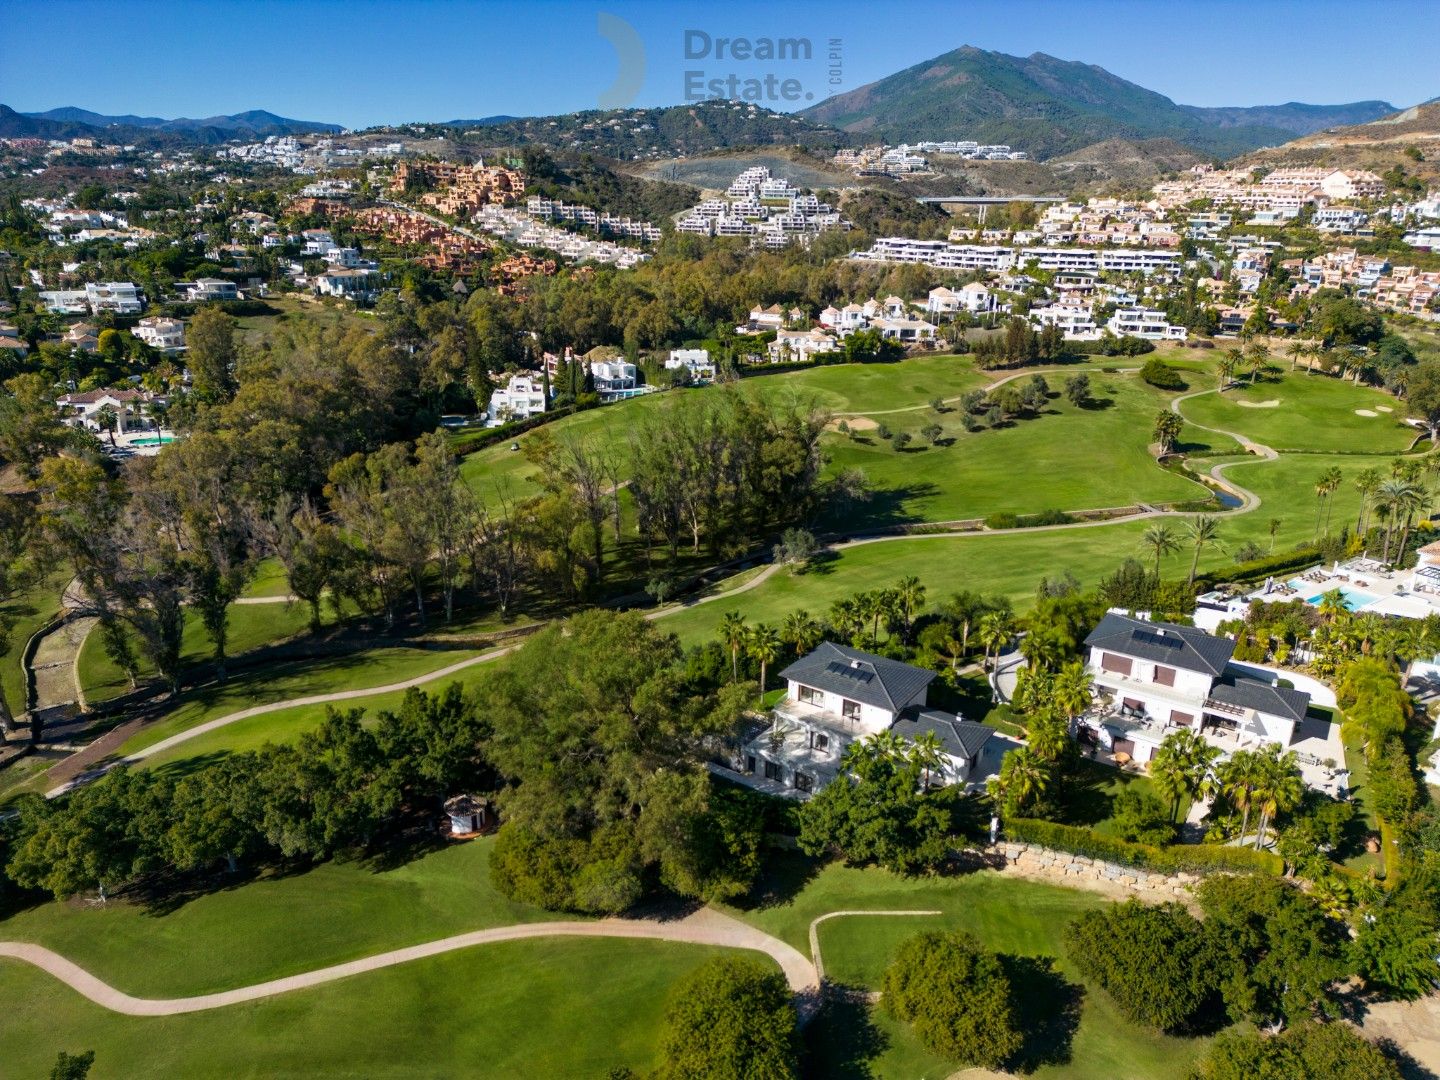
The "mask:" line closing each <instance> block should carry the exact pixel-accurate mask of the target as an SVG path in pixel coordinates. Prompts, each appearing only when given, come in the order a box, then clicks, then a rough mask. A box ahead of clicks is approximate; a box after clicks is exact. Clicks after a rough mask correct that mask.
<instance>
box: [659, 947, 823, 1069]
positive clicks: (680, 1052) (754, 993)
mask: <svg viewBox="0 0 1440 1080" xmlns="http://www.w3.org/2000/svg"><path fill="white" fill-rule="evenodd" d="M795 1021H796V1017H795V1007H794V1006H793V1005H792V1004H791V1003H790V991H789V989H788V987H786V985H785V978H784V976H782V975H781V974H780V973H779V972H776V971H771V970H767V969H766V968H765V967H764V966H763V965H762V964H760V963H759V962H757V961H755V960H750V959H747V958H744V957H739V956H722V957H717V958H716V959H714V960H709V961H706V962H705V963H704V964H701V965H700V966H699V967H698V968H696V969H695V970H694V971H693V972H691V973H690V974H689V975H687V976H686V977H685V978H683V979H681V980H680V981H679V982H678V983H676V984H675V989H674V990H673V991H672V993H671V995H670V1002H669V1005H668V1006H667V1007H666V1010H665V1028H664V1031H663V1032H662V1034H661V1036H660V1053H661V1056H662V1059H663V1062H664V1064H663V1065H662V1066H661V1068H660V1073H659V1075H660V1076H661V1077H665V1078H667V1080H731V1078H732V1077H737V1076H745V1077H757V1078H759V1080H786V1078H788V1077H795V1076H798V1075H799V1037H798V1035H797V1033H796V1027H795Z"/></svg>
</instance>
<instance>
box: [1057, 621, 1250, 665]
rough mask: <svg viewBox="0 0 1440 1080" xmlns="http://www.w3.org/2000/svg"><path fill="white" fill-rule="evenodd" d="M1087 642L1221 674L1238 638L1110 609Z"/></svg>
mask: <svg viewBox="0 0 1440 1080" xmlns="http://www.w3.org/2000/svg"><path fill="white" fill-rule="evenodd" d="M1085 644H1086V645H1088V646H1092V647H1094V648H1098V649H1104V650H1106V651H1107V652H1113V653H1119V654H1120V655H1122V656H1134V657H1137V658H1139V659H1141V660H1149V661H1151V662H1152V663H1157V664H1166V665H1168V666H1169V667H1175V668H1183V669H1184V670H1185V671H1202V672H1204V673H1205V674H1206V675H1219V674H1220V673H1221V672H1223V671H1224V670H1225V665H1226V664H1227V663H1229V661H1230V654H1231V653H1233V652H1234V651H1235V642H1233V641H1231V640H1230V639H1229V638H1222V637H1215V636H1214V635H1212V634H1207V633H1206V632H1205V631H1204V630H1198V629H1196V628H1195V627H1193V626H1179V625H1177V624H1175V623H1163V622H1147V621H1146V620H1145V619H1132V618H1130V616H1128V615H1116V614H1115V613H1114V612H1109V613H1107V614H1106V616H1105V617H1104V618H1103V619H1101V620H1100V625H1099V626H1097V627H1095V629H1094V630H1092V631H1091V632H1090V636H1089V637H1087V638H1086V639H1085Z"/></svg>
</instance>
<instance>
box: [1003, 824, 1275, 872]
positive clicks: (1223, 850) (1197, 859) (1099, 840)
mask: <svg viewBox="0 0 1440 1080" xmlns="http://www.w3.org/2000/svg"><path fill="white" fill-rule="evenodd" d="M1005 835H1006V837H1008V838H1009V839H1011V840H1014V841H1018V842H1020V843H1026V844H1039V845H1041V846H1042V847H1047V848H1054V849H1055V850H1056V851H1068V852H1070V853H1071V854H1073V855H1085V856H1088V857H1090V858H1092V859H1102V860H1104V861H1105V862H1112V863H1119V864H1121V865H1122V866H1134V867H1138V868H1140V869H1142V870H1150V871H1153V872H1154V873H1157V874H1175V873H1180V872H1181V871H1188V872H1190V873H1193V874H1206V873H1213V872H1214V871H1217V870H1226V871H1231V872H1236V873H1259V874H1271V875H1274V876H1277V877H1278V876H1279V875H1280V874H1282V873H1283V872H1284V870H1285V863H1284V861H1283V860H1282V859H1281V858H1280V856H1278V855H1276V854H1274V853H1272V852H1269V851H1255V850H1254V849H1253V848H1240V847H1219V846H1217V845H1213V844H1170V845H1167V846H1165V847H1154V846H1152V845H1150V844H1132V843H1130V842H1129V841H1128V840H1116V839H1114V838H1113V837H1109V836H1101V835H1100V834H1099V833H1097V832H1094V831H1093V830H1091V829H1085V828H1081V827H1080V826H1078V825H1060V824H1057V823H1055V822H1053V821H1037V820H1035V819H1034V818H1011V819H1010V820H1008V821H1006V822H1005Z"/></svg>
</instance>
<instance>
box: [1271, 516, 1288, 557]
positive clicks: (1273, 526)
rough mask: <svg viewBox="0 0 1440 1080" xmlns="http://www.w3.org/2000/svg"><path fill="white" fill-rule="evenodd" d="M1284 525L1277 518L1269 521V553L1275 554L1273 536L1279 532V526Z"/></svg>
mask: <svg viewBox="0 0 1440 1080" xmlns="http://www.w3.org/2000/svg"><path fill="white" fill-rule="evenodd" d="M1283 524H1285V523H1284V522H1283V521H1281V520H1280V519H1279V518H1271V519H1270V553H1271V554H1272V555H1273V554H1274V553H1275V534H1276V533H1277V532H1279V531H1280V526H1281V525H1283Z"/></svg>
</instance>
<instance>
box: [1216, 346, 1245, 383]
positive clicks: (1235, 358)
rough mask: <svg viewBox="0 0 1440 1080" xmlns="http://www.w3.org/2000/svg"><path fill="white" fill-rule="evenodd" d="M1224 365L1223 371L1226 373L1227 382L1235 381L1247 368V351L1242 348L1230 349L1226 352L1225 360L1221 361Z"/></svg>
mask: <svg viewBox="0 0 1440 1080" xmlns="http://www.w3.org/2000/svg"><path fill="white" fill-rule="evenodd" d="M1221 364H1222V365H1224V366H1223V367H1222V368H1221V370H1222V371H1223V372H1225V378H1226V379H1227V380H1229V379H1233V378H1234V377H1235V376H1236V375H1237V374H1238V373H1239V372H1240V370H1241V369H1242V368H1243V367H1244V366H1245V350H1244V349H1240V348H1229V349H1226V350H1225V359H1224V360H1222V361H1221ZM1227 368H1228V370H1226V369H1227Z"/></svg>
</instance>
